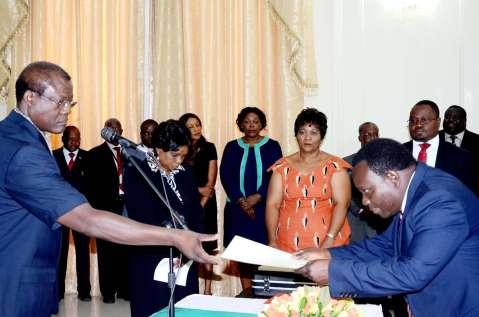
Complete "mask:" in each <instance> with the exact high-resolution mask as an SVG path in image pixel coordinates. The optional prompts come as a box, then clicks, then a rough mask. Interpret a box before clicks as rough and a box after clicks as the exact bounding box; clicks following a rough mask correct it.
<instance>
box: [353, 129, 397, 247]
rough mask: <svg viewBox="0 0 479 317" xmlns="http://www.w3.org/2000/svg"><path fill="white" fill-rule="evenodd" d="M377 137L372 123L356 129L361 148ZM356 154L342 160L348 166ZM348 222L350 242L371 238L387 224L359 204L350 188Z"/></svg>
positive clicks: (359, 194)
mask: <svg viewBox="0 0 479 317" xmlns="http://www.w3.org/2000/svg"><path fill="white" fill-rule="evenodd" d="M378 137H379V129H378V126H377V125H376V124H375V123H373V122H364V123H362V124H361V125H360V126H359V129H358V140H359V142H360V143H361V148H362V147H364V146H365V145H366V144H367V143H369V142H370V141H372V140H375V139H377V138H378ZM355 156H356V153H354V154H351V155H349V156H346V157H345V158H344V160H345V161H346V162H348V163H349V164H352V163H353V160H354V157H355ZM348 222H349V225H350V226H351V239H350V241H351V242H356V241H361V240H363V239H365V238H371V237H373V236H375V235H376V232H377V231H379V232H382V231H384V229H386V227H387V225H388V224H389V221H388V220H384V219H381V218H379V217H378V216H376V215H374V214H373V213H371V211H369V210H368V209H367V208H365V207H364V206H363V204H362V203H361V193H359V191H358V190H357V189H356V187H354V186H352V188H351V205H350V206H349V210H348Z"/></svg>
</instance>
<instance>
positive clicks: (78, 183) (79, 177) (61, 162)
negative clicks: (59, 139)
mask: <svg viewBox="0 0 479 317" xmlns="http://www.w3.org/2000/svg"><path fill="white" fill-rule="evenodd" d="M53 157H54V158H55V160H56V161H57V164H58V168H59V169H60V173H61V174H62V176H63V177H64V178H65V179H66V180H67V182H69V183H70V184H71V185H72V186H73V187H75V188H76V189H78V191H80V192H81V193H86V189H87V184H86V169H87V160H88V152H87V151H85V150H82V149H79V150H78V154H77V157H76V158H75V164H74V165H73V168H72V170H71V171H70V170H69V169H68V162H67V161H66V160H65V155H64V154H63V147H61V148H59V149H56V150H54V151H53Z"/></svg>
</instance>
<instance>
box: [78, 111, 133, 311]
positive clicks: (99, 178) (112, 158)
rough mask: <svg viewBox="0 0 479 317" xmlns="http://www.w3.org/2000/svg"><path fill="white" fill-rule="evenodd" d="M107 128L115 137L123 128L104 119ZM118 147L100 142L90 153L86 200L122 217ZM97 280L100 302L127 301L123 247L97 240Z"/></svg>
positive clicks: (116, 122) (125, 260) (120, 163)
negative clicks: (114, 133) (101, 299)
mask: <svg viewBox="0 0 479 317" xmlns="http://www.w3.org/2000/svg"><path fill="white" fill-rule="evenodd" d="M105 127H109V128H111V129H113V130H115V132H116V133H117V134H118V135H122V133H123V129H122V127H121V123H120V121H119V120H118V119H115V118H110V119H108V120H106V122H105ZM120 153H121V146H120V145H119V144H111V143H108V142H103V143H102V144H100V145H98V146H96V147H94V148H92V149H91V150H90V151H89V160H88V162H89V163H88V169H87V177H88V194H87V198H88V200H89V202H90V204H91V205H92V206H93V207H94V208H98V209H103V210H108V211H111V212H112V213H115V214H118V215H121V214H123V209H124V199H123V196H124V193H123V189H122V180H123V162H122V157H121V154H120ZM96 242H97V249H98V277H99V281H100V291H101V294H102V296H103V302H105V303H114V302H115V295H116V297H118V298H123V299H126V300H127V299H128V281H127V273H128V272H127V255H126V247H124V246H120V245H118V244H116V243H112V242H109V241H105V240H101V239H97V240H96Z"/></svg>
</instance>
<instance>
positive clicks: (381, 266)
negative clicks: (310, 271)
mask: <svg viewBox="0 0 479 317" xmlns="http://www.w3.org/2000/svg"><path fill="white" fill-rule="evenodd" d="M438 197H440V199H438ZM407 218H409V219H407V220H408V221H405V223H404V224H403V225H405V226H409V228H408V230H412V232H413V233H412V236H411V238H410V241H408V242H407V243H408V245H407V247H406V251H405V252H403V253H404V254H402V255H399V256H393V257H384V258H378V259H376V260H371V261H361V260H357V259H352V258H348V259H341V258H340V257H338V258H336V257H333V258H332V260H331V262H330V265H329V283H330V292H331V295H332V296H333V297H343V296H345V294H349V295H351V294H353V296H355V295H357V296H370V297H374V296H384V295H393V294H399V293H411V292H415V291H418V290H421V289H422V288H423V287H425V286H426V285H427V284H428V283H430V282H431V280H433V279H434V277H435V276H437V274H439V273H440V272H441V270H442V269H443V268H444V267H445V266H446V265H447V263H449V262H450V261H451V259H452V258H453V257H454V256H455V254H456V252H457V250H458V248H459V247H460V245H461V244H462V243H463V242H464V240H465V239H466V237H467V236H468V235H469V228H468V224H467V219H466V215H465V213H464V209H463V207H462V206H461V203H460V202H459V201H457V200H456V199H455V198H454V197H453V196H452V194H451V193H449V192H446V191H434V192H432V191H429V192H428V193H426V194H424V196H423V197H421V198H420V199H419V200H418V201H417V204H416V206H415V207H414V209H411V210H410V212H409V214H408V215H407Z"/></svg>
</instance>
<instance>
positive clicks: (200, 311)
mask: <svg viewBox="0 0 479 317" xmlns="http://www.w3.org/2000/svg"><path fill="white" fill-rule="evenodd" d="M265 301H266V299H257V298H236V297H220V296H210V295H200V294H194V295H190V296H187V297H185V298H183V299H182V300H180V301H179V302H178V303H176V305H175V307H176V311H175V317H256V316H257V315H258V313H259V312H260V311H261V310H263V308H264V302H265ZM357 306H358V309H360V310H361V311H362V312H363V314H364V316H365V317H382V316H383V313H382V310H381V306H379V305H369V304H368V305H357ZM166 316H168V309H167V308H165V309H162V310H161V311H159V312H157V313H156V314H153V315H152V316H151V317H166Z"/></svg>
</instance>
